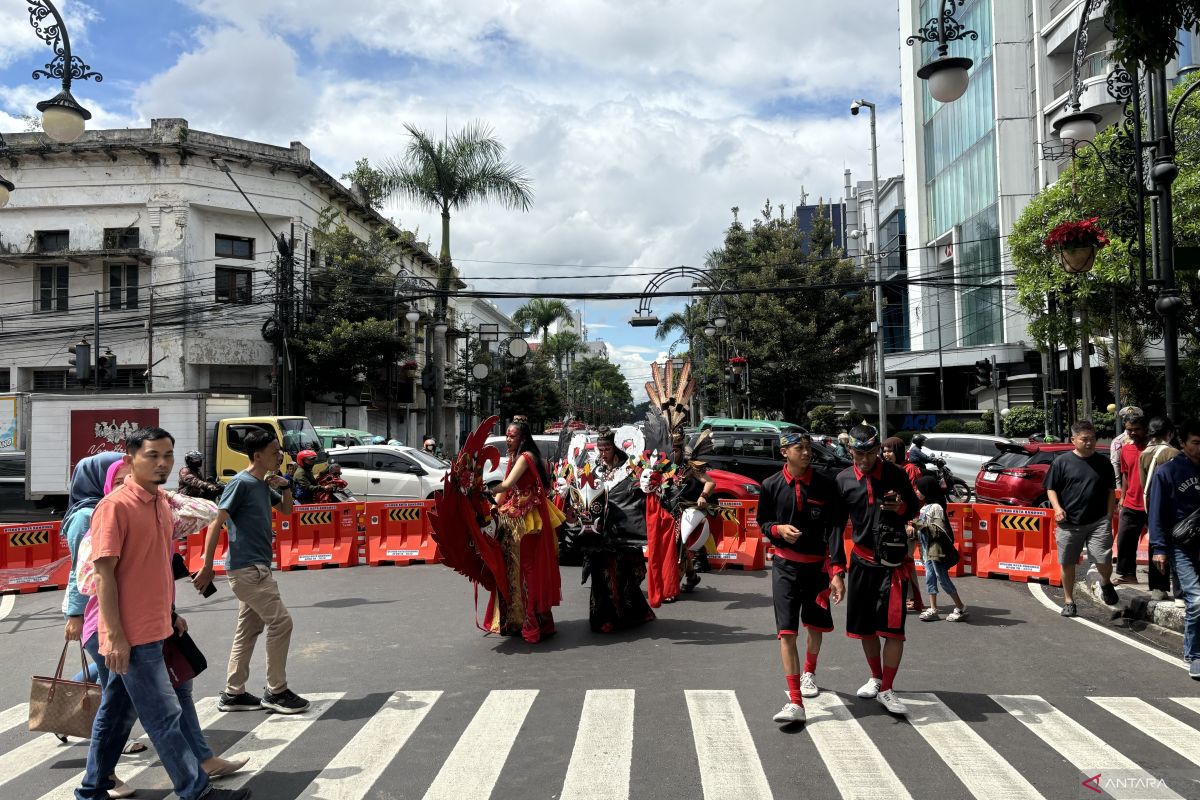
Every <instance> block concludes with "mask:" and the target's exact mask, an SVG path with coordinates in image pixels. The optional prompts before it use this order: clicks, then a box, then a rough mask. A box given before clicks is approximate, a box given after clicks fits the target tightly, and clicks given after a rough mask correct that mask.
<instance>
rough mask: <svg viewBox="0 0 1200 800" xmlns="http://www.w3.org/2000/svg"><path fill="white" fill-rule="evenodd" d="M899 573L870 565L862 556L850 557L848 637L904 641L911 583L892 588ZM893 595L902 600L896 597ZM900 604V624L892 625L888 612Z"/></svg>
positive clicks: (847, 584) (905, 581)
mask: <svg viewBox="0 0 1200 800" xmlns="http://www.w3.org/2000/svg"><path fill="white" fill-rule="evenodd" d="M894 571H895V570H893V569H890V568H888V567H879V566H874V565H871V564H867V563H865V562H864V561H862V560H861V559H859V558H858V556H851V557H850V574H849V575H848V576H847V578H846V635H847V636H850V637H852V638H854V639H862V638H864V637H867V636H883V637H886V638H889V639H901V640H902V639H904V618H905V616H906V615H907V610H906V602H907V600H908V586H909V581H907V580H903V581H899V582H898V583H899V585H898V586H895V587H893V586H892V573H893V572H894ZM893 592H895V593H898V594H899V597H898V598H893V596H892V595H893ZM897 602H898V603H899V609H900V625H899V627H895V628H893V627H889V626H888V612H889V610H890V608H891V607H892V606H893V605H894V604H895V603H897Z"/></svg>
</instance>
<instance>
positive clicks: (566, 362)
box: [538, 331, 587, 384]
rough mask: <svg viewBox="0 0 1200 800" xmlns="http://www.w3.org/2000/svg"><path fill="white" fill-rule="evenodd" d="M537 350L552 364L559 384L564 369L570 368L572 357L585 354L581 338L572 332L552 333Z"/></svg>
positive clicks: (561, 380) (585, 349)
mask: <svg viewBox="0 0 1200 800" xmlns="http://www.w3.org/2000/svg"><path fill="white" fill-rule="evenodd" d="M538 349H539V352H544V353H545V354H546V355H547V356H548V357H549V358H550V359H551V360H552V361H553V362H554V372H555V376H556V377H557V378H558V382H559V383H560V384H561V383H562V382H563V376H564V374H565V371H566V368H567V367H569V366H570V363H571V361H572V360H573V357H574V356H575V355H577V354H579V353H586V352H587V348H586V347H584V341H583V337H582V336H580V335H579V334H577V333H575V332H574V331H563V332H562V333H552V334H550V335H549V336H547V337H546V338H545V339H544V340H543V341H542V346H541V347H540V348H538Z"/></svg>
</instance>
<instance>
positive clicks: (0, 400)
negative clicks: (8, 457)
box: [0, 395, 18, 453]
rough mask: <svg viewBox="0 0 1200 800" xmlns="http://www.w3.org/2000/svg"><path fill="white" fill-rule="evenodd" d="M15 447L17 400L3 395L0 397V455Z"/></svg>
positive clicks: (11, 396) (16, 438)
mask: <svg viewBox="0 0 1200 800" xmlns="http://www.w3.org/2000/svg"><path fill="white" fill-rule="evenodd" d="M17 447H18V437H17V398H16V397H15V396H13V395H3V396H0V453H2V452H4V451H6V450H16V449H17Z"/></svg>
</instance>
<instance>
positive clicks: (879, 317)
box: [850, 11, 971, 439]
mask: <svg viewBox="0 0 1200 800" xmlns="http://www.w3.org/2000/svg"><path fill="white" fill-rule="evenodd" d="M951 13H953V12H952V11H951ZM942 47H943V48H944V47H945V43H944V42H943V44H942ZM944 55H945V53H944V52H943V56H944ZM950 60H952V61H953V60H955V59H950ZM962 60H965V61H966V62H967V66H970V64H971V60H970V59H962ZM922 69H923V68H922ZM963 74H964V86H963V88H964V89H965V88H966V86H965V75H966V70H965V69H964V70H963ZM930 90H931V91H932V81H931V89H930ZM961 94H962V92H959V95H961ZM959 95H956V96H955V98H951V99H956V98H957V97H958V96H959ZM860 108H868V109H870V110H871V245H872V249H873V250H874V261H875V380H876V383H877V386H876V388H877V389H878V393H879V401H878V402H879V436H880V439H883V438H886V437H887V386H886V380H887V378H886V374H887V372H886V370H885V368H884V363H883V356H884V340H883V253H882V251H881V250H880V247H879V146H878V142H877V139H876V133H875V104H874V103H871V102H869V101H867V100H855V101H854V102H853V103H851V104H850V113H851V114H854V115H855V116H857V115H858V110H859V109H860Z"/></svg>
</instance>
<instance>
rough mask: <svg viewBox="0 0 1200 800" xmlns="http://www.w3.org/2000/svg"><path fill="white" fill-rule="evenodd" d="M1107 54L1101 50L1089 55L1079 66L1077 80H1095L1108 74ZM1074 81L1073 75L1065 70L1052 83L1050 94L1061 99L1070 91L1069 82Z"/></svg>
mask: <svg viewBox="0 0 1200 800" xmlns="http://www.w3.org/2000/svg"><path fill="white" fill-rule="evenodd" d="M1109 63H1110V62H1109V58H1108V53H1106V52H1104V51H1103V50H1097V51H1096V52H1095V53H1089V54H1088V55H1087V56H1086V57H1085V58H1084V59H1083V63H1082V64H1080V65H1079V79H1080V80H1081V81H1086V80H1087V79H1088V78H1095V77H1097V76H1099V75H1104V74H1105V73H1106V72H1108V65H1109ZM1074 79H1075V76H1074V73H1073V72H1072V71H1071V70H1067V71H1066V72H1064V73H1063V74H1062V75H1059V76H1058V78H1057V79H1055V81H1054V85H1053V87H1052V88H1051V94H1052V95H1053V96H1054V97H1061V96H1062V95H1064V94H1066V93H1067V92H1069V91H1071V81H1073V80H1074Z"/></svg>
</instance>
